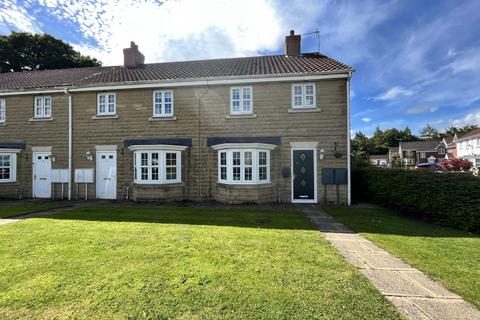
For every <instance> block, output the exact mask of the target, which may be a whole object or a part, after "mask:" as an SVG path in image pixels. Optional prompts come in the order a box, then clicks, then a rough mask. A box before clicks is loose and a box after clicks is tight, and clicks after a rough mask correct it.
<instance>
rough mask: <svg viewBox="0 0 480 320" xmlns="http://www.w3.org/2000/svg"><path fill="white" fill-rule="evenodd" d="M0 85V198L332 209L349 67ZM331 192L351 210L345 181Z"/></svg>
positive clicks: (232, 65)
mask: <svg viewBox="0 0 480 320" xmlns="http://www.w3.org/2000/svg"><path fill="white" fill-rule="evenodd" d="M300 44H301V38H300V36H299V35H295V34H294V32H293V31H291V33H290V35H288V36H287V37H286V39H285V49H286V50H285V51H286V53H285V54H284V55H275V56H259V57H245V58H231V59H213V60H197V61H183V62H167V63H152V64H146V63H144V56H143V55H142V54H141V53H140V51H139V49H138V47H137V46H136V45H135V44H134V43H133V42H132V44H131V46H130V48H127V49H124V65H122V66H110V67H89V68H76V69H61V70H45V71H29V72H17V73H3V74H0V197H1V198H51V199H59V198H68V199H72V200H75V199H118V200H120V199H129V200H134V201H147V200H155V201H177V200H178V201H183V200H190V201H206V200H216V201H220V202H224V203H265V202H277V201H278V202H298V203H318V202H332V201H335V200H336V199H337V195H336V194H335V193H334V190H335V188H328V190H327V189H325V188H324V186H323V184H322V181H323V180H322V171H323V169H331V168H344V169H347V168H349V167H350V156H349V154H350V136H349V135H350V134H349V132H350V130H349V126H350V124H349V85H350V78H351V75H352V72H353V71H354V70H353V69H352V68H351V67H349V66H347V65H345V64H343V63H341V62H338V61H336V60H334V59H332V58H329V57H327V56H325V55H322V54H320V53H309V54H305V53H304V54H302V53H301V51H300ZM347 172H348V179H347V180H346V181H347V182H348V183H347V182H345V184H342V185H340V186H339V191H340V195H339V199H340V202H341V203H349V202H350V184H349V182H350V170H347Z"/></svg>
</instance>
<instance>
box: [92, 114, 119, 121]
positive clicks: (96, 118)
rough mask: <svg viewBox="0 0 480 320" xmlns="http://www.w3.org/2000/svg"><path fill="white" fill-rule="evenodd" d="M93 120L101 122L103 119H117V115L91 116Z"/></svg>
mask: <svg viewBox="0 0 480 320" xmlns="http://www.w3.org/2000/svg"><path fill="white" fill-rule="evenodd" d="M92 119H93V120H103V119H118V114H115V115H98V114H97V115H94V116H92Z"/></svg>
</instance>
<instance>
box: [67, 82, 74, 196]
mask: <svg viewBox="0 0 480 320" xmlns="http://www.w3.org/2000/svg"><path fill="white" fill-rule="evenodd" d="M65 94H68V200H69V201H70V200H72V95H71V94H70V93H69V92H68V89H67V88H65Z"/></svg>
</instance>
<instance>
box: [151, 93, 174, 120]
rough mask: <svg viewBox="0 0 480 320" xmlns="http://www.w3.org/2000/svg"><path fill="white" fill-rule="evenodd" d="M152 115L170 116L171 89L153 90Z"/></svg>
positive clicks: (171, 114) (171, 106)
mask: <svg viewBox="0 0 480 320" xmlns="http://www.w3.org/2000/svg"><path fill="white" fill-rule="evenodd" d="M153 116H154V117H172V116H173V92H172V91H154V92H153Z"/></svg>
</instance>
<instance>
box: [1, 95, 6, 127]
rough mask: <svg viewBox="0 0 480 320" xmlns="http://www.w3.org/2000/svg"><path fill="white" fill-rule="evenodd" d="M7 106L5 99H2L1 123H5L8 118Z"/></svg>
mask: <svg viewBox="0 0 480 320" xmlns="http://www.w3.org/2000/svg"><path fill="white" fill-rule="evenodd" d="M6 108H7V105H6V104H5V99H0V123H4V122H5V121H6V120H7V115H6Z"/></svg>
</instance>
